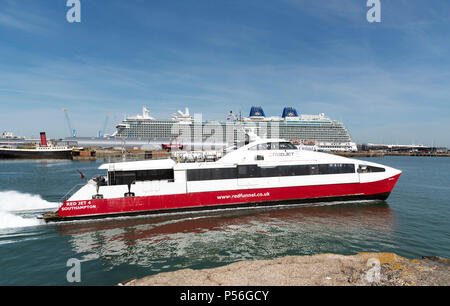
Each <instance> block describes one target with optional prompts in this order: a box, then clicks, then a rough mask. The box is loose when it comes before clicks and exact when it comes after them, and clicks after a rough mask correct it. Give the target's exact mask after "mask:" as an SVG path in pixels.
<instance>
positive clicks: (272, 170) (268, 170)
mask: <svg viewBox="0 0 450 306" xmlns="http://www.w3.org/2000/svg"><path fill="white" fill-rule="evenodd" d="M259 174H260V176H261V177H277V176H278V175H279V169H278V167H260V168H259Z"/></svg>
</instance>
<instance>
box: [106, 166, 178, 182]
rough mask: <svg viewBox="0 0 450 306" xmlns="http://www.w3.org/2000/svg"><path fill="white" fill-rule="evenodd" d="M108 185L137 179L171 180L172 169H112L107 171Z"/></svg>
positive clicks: (172, 177)
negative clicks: (112, 170)
mask: <svg viewBox="0 0 450 306" xmlns="http://www.w3.org/2000/svg"><path fill="white" fill-rule="evenodd" d="M108 178H109V185H128V184H132V183H134V182H137V181H159V180H173V179H174V175H173V169H157V170H139V171H114V172H109V173H108Z"/></svg>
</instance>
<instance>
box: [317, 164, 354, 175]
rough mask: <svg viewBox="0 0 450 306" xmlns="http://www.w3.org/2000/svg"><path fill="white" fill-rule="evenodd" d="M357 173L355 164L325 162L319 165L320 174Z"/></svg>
mask: <svg viewBox="0 0 450 306" xmlns="http://www.w3.org/2000/svg"><path fill="white" fill-rule="evenodd" d="M343 173H355V165H353V164H324V165H319V174H343Z"/></svg>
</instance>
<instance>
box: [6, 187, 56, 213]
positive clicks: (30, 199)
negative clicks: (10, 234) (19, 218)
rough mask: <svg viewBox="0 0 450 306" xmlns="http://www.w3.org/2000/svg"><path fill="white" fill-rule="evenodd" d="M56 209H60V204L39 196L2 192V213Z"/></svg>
mask: <svg viewBox="0 0 450 306" xmlns="http://www.w3.org/2000/svg"><path fill="white" fill-rule="evenodd" d="M56 207H58V203H53V202H48V201H46V200H43V199H42V198H41V197H40V196H39V195H34V194H29V193H21V192H17V191H0V211H26V210H38V209H50V208H56Z"/></svg>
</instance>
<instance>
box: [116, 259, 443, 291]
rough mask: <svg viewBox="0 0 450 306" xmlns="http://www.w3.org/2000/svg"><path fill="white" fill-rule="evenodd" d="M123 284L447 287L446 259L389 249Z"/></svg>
mask: <svg viewBox="0 0 450 306" xmlns="http://www.w3.org/2000/svg"><path fill="white" fill-rule="evenodd" d="M121 285H126V286H222V285H223V286H322V285H326V286H368V285H369V286H405V285H411V286H429V285H431V286H448V285H450V260H449V259H445V258H440V257H424V258H422V259H421V260H417V259H413V260H411V259H407V258H404V257H401V256H398V255H396V254H393V253H359V254H357V255H351V256H344V255H335V254H320V255H313V256H288V257H284V258H277V259H273V260H255V261H244V262H236V263H233V264H230V265H227V266H224V267H219V268H214V269H205V270H191V269H184V270H180V271H175V272H167V273H161V274H157V275H152V276H148V277H145V278H142V279H133V280H130V281H128V282H126V283H125V282H124V283H121Z"/></svg>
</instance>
